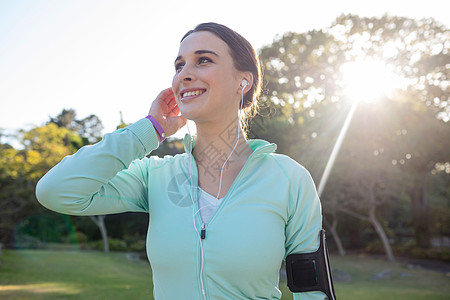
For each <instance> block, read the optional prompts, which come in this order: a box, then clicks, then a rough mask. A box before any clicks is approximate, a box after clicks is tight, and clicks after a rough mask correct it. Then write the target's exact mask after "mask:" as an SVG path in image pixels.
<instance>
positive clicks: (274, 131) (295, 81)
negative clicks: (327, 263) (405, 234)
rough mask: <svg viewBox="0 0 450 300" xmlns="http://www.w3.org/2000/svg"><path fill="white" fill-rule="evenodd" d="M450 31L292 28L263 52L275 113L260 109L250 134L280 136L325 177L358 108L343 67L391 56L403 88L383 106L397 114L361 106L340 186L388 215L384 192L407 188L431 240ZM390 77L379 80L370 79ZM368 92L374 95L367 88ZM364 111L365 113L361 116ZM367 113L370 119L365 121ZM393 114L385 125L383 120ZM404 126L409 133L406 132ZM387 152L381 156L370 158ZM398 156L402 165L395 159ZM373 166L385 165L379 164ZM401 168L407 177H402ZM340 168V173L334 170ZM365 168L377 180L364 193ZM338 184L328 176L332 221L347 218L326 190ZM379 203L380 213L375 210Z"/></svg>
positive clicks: (423, 23)
mask: <svg viewBox="0 0 450 300" xmlns="http://www.w3.org/2000/svg"><path fill="white" fill-rule="evenodd" d="M449 34H450V33H449V31H448V30H447V29H446V28H445V27H444V26H443V25H441V24H439V23H437V22H435V21H434V20H432V19H424V20H413V19H409V18H403V17H393V16H387V15H386V16H383V17H381V18H360V17H358V16H354V15H342V16H340V17H338V18H337V19H336V21H335V22H334V23H333V24H332V25H331V26H330V27H329V28H325V29H323V30H313V31H309V32H306V33H293V32H288V33H286V34H284V35H283V36H280V37H277V38H276V39H275V40H274V42H273V43H272V44H270V45H268V46H266V47H264V48H262V49H261V51H260V57H261V60H262V62H263V65H264V68H265V80H266V82H265V87H266V94H265V96H264V97H263V98H262V103H263V105H264V107H265V109H266V110H269V111H271V112H272V116H273V117H271V118H264V121H262V119H263V117H262V116H259V117H257V118H255V120H254V122H252V123H250V128H249V129H250V132H251V133H252V134H253V136H261V137H265V138H268V139H269V140H272V141H278V143H281V147H279V150H280V152H282V153H286V154H289V155H290V156H291V157H293V158H295V159H296V160H297V161H299V162H300V163H301V164H303V165H305V166H306V167H307V168H308V169H309V170H310V171H311V173H312V175H313V177H314V178H315V180H316V182H317V181H318V179H319V178H320V176H321V172H322V171H323V169H324V167H325V164H326V161H327V158H328V155H329V153H330V152H331V149H332V146H333V145H334V142H335V140H336V137H337V136H338V134H339V130H340V128H341V127H342V124H343V122H344V120H345V118H346V116H347V112H348V109H349V108H348V107H349V106H351V100H352V99H351V98H350V97H349V95H348V92H347V91H346V85H347V84H348V82H346V81H345V74H344V73H343V69H344V68H343V67H344V66H345V65H346V64H349V63H350V62H357V61H365V60H369V59H371V60H377V61H382V62H384V64H385V66H386V68H389V69H390V70H391V72H393V73H394V74H396V75H397V76H398V77H399V78H401V79H402V81H401V82H402V86H398V89H396V90H393V91H390V93H388V94H386V95H384V98H385V99H386V101H388V102H386V103H388V104H389V105H388V106H389V109H386V110H383V109H381V108H377V109H376V110H377V111H379V113H380V114H387V115H389V118H387V117H383V115H367V114H365V115H364V112H362V110H363V108H364V107H362V106H361V105H360V108H359V109H358V111H357V112H356V114H355V116H356V117H358V115H359V118H358V120H354V122H353V123H352V125H351V126H355V127H354V128H353V130H350V131H349V133H348V136H347V138H346V139H345V141H344V145H343V149H342V151H341V153H339V156H338V157H341V159H342V160H343V161H344V162H345V164H344V165H342V167H340V168H339V169H340V170H341V171H342V170H346V172H347V173H350V174H353V175H354V176H352V177H350V176H340V178H339V180H340V181H339V185H340V186H348V190H345V191H344V192H345V193H342V196H343V199H349V198H348V197H346V196H350V195H353V196H352V197H354V198H355V197H357V201H358V203H360V204H361V205H362V204H364V203H365V204H369V203H371V202H372V203H376V205H375V207H377V210H380V209H381V210H382V211H383V212H384V209H385V208H386V207H387V206H389V203H388V202H389V201H385V200H384V199H395V198H396V197H397V198H398V197H400V194H402V195H403V194H404V193H406V194H408V195H410V196H409V199H410V201H411V209H412V211H413V212H414V213H413V215H414V216H415V217H414V219H413V220H412V222H413V227H414V230H415V237H416V241H417V243H418V244H420V245H425V246H426V245H427V243H428V241H429V232H428V231H429V230H428V228H429V227H430V223H429V218H428V217H427V207H426V206H427V202H426V201H425V200H426V197H425V195H426V193H425V192H424V189H425V186H424V185H423V180H424V175H425V174H430V172H431V171H432V170H433V169H434V168H435V167H434V166H435V164H436V163H438V162H442V163H445V162H448V161H449V160H450V157H449V151H448V149H450V147H449V146H448V138H447V139H445V137H446V136H449V135H448V128H449V125H448V123H446V122H447V121H448V120H449V105H448V99H449V84H448V83H449V81H448V77H449V76H448V75H449V73H448V72H449V71H448V70H449V64H448V62H449V61H450V59H449V53H448V52H449V44H448V40H449V37H450V36H449ZM360 72H361V73H360V74H359V76H360V77H363V78H364V77H365V78H371V77H370V75H371V74H368V73H365V72H364V70H362V71H360ZM382 79H383V78H378V79H372V80H373V81H372V85H377V84H378V83H379V81H382ZM369 87H370V85H369ZM370 90H372V89H370ZM363 96H370V95H369V94H368V92H366V94H365V95H363ZM363 100H364V99H363ZM366 108H367V107H366ZM362 115H364V116H365V117H367V120H364V119H361V116H362ZM420 118H424V121H423V122H421V121H420V120H421V119H420ZM368 120H370V123H368V122H365V126H362V125H361V124H363V123H364V121H368ZM386 121H387V122H388V124H386V126H377V125H378V123H380V122H386ZM280 125H281V126H280ZM388 125H389V126H388ZM371 128H376V130H380V132H376V131H374V130H371ZM405 130H406V132H407V134H403V132H405ZM398 133H400V135H398ZM371 139H376V140H371ZM444 139H445V140H444ZM346 143H348V145H347V146H346ZM414 143H416V144H414ZM438 144H439V145H440V146H438V147H433V146H435V145H438ZM350 146H352V147H350ZM344 149H347V150H344ZM381 150H383V155H377V156H376V157H370V155H372V156H374V154H373V153H378V154H379V153H380V151H381ZM413 151H416V152H417V153H416V154H413V153H412V152H413ZM369 154H370V155H369ZM342 156H344V157H343V158H342ZM406 156H407V157H408V158H407V157H406ZM394 161H397V162H398V164H397V165H393V162H394ZM400 162H403V164H401V163H400ZM373 164H375V165H376V166H377V168H371V166H373ZM406 168H407V169H406ZM400 170H401V171H402V173H401V176H400V175H396V174H398V173H396V172H398V171H400ZM334 174H335V176H336V175H337V174H341V173H338V172H336V170H335V172H334ZM367 174H370V176H369V179H370V180H369V179H367V180H366V181H365V183H364V184H365V185H366V186H369V187H371V188H370V189H369V190H370V191H372V192H374V193H372V194H371V193H368V192H365V193H362V192H358V186H356V185H355V183H357V182H359V183H360V184H361V185H362V184H363V182H362V180H363V178H365V177H367ZM387 178H394V179H395V182H396V185H391V184H388V182H386V180H385V179H387ZM332 179H333V178H332V177H330V181H332ZM343 180H347V181H345V182H343ZM380 185H383V186H384V187H383V189H380V187H379V186H380ZM331 186H333V187H336V186H337V185H336V184H331V182H330V187H329V188H327V190H326V191H325V193H324V195H323V205H324V214H325V217H326V218H329V217H333V216H334V217H338V216H339V214H336V211H335V209H336V208H337V207H339V205H336V204H333V202H331V201H332V200H330V199H333V198H334V199H335V200H336V197H334V196H333V197H331V196H330V197H328V196H327V193H332V194H333V193H335V192H337V191H338V190H336V188H333V189H331ZM381 190H383V192H381ZM341 192H343V190H341ZM338 194H340V193H338ZM357 195H359V196H357ZM374 199H375V200H374ZM335 200H333V201H335ZM327 201H330V202H329V203H327ZM339 201H342V199H340V200H339ZM347 204H349V205H346V208H347V210H348V209H349V208H352V209H353V210H352V212H355V211H357V212H359V213H361V209H362V207H361V205H360V206H359V207H358V208H357V207H355V205H354V204H355V201H353V203H350V202H349V203H347ZM368 207H370V205H369V206H366V208H367V209H368ZM328 209H330V210H331V211H327V210H328ZM377 210H375V211H374V213H373V216H377V213H376V211H377ZM369 211H370V210H366V211H365V212H366V213H368V212H369ZM419 211H420V212H421V213H419ZM415 212H417V213H415ZM378 219H379V220H380V221H379V223H380V224H387V220H386V217H385V214H384V215H378V216H377V220H378ZM326 223H327V222H326ZM328 223H334V222H328ZM371 223H372V224H373V225H374V224H375V223H374V222H371ZM334 224H335V223H334ZM374 227H375V231H377V232H379V229H380V228H382V229H383V227H384V229H386V226H385V225H383V226H381V227H380V226H375V225H374ZM377 228H378V229H377ZM334 231H336V230H335V228H334ZM336 238H338V237H337V236H336ZM386 251H387V252H388V250H386Z"/></svg>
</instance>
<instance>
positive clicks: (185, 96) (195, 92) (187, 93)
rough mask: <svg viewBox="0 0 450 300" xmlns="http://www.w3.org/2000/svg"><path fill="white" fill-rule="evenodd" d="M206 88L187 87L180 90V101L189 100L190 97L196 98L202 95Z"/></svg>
mask: <svg viewBox="0 0 450 300" xmlns="http://www.w3.org/2000/svg"><path fill="white" fill-rule="evenodd" d="M205 92H206V90H205V89H189V90H184V91H182V92H181V93H180V94H181V101H187V100H190V99H192V98H196V97H198V96H200V95H203V93H205Z"/></svg>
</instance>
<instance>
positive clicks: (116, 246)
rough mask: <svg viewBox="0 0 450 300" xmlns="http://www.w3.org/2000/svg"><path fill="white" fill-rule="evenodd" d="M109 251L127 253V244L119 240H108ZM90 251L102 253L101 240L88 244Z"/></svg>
mask: <svg viewBox="0 0 450 300" xmlns="http://www.w3.org/2000/svg"><path fill="white" fill-rule="evenodd" d="M108 243H109V250H110V251H128V248H127V244H126V243H125V242H124V241H122V240H119V239H112V238H109V239H108ZM88 246H89V248H90V249H93V250H99V251H103V250H104V246H103V240H98V241H93V242H90V243H88Z"/></svg>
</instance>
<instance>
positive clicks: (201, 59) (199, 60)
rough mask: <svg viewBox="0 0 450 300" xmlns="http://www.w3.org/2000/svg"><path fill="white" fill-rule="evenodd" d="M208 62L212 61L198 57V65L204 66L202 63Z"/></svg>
mask: <svg viewBox="0 0 450 300" xmlns="http://www.w3.org/2000/svg"><path fill="white" fill-rule="evenodd" d="M209 62H212V60H211V59H209V58H208V57H200V58H199V59H198V63H199V64H204V63H209Z"/></svg>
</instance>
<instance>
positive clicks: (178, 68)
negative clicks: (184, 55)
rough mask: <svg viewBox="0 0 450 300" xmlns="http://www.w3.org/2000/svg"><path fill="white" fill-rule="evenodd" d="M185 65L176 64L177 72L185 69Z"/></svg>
mask: <svg viewBox="0 0 450 300" xmlns="http://www.w3.org/2000/svg"><path fill="white" fill-rule="evenodd" d="M183 66H184V63H177V64H175V71H176V72H179V71H181V69H183Z"/></svg>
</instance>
